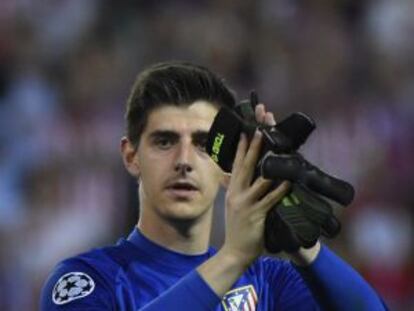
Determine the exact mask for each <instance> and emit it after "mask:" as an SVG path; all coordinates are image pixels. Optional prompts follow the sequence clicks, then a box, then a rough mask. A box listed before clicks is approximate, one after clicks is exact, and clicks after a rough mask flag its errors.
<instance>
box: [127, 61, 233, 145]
mask: <svg viewBox="0 0 414 311" xmlns="http://www.w3.org/2000/svg"><path fill="white" fill-rule="evenodd" d="M197 100H206V101H208V102H211V103H212V104H214V105H217V106H218V107H220V106H227V107H234V105H235V96H234V94H233V91H232V90H231V89H230V88H229V87H228V86H227V85H226V84H225V83H224V80H223V79H221V78H219V77H218V76H216V75H215V74H214V73H213V72H211V71H210V70H208V69H207V68H205V67H203V66H199V65H195V64H191V63H188V62H178V61H172V62H164V63H159V64H155V65H153V66H151V67H149V68H148V69H146V70H144V71H142V72H141V73H140V74H139V75H138V77H137V79H136V81H135V83H134V85H133V87H132V90H131V93H130V95H129V98H128V101H127V109H126V115H125V119H126V124H127V129H126V131H127V137H128V139H129V140H130V141H131V143H132V144H133V145H134V146H138V144H139V140H140V137H141V134H142V131H143V130H144V128H145V126H146V123H147V119H148V116H149V113H150V112H151V111H152V110H154V109H155V108H157V107H160V106H163V105H174V106H181V105H189V104H192V103H193V102H195V101H197Z"/></svg>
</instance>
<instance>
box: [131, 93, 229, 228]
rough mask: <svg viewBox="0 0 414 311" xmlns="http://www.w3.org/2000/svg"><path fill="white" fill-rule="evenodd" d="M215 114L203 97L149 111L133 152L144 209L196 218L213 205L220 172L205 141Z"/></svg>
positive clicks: (161, 214)
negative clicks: (176, 105)
mask: <svg viewBox="0 0 414 311" xmlns="http://www.w3.org/2000/svg"><path fill="white" fill-rule="evenodd" d="M216 114H217V108H216V107H214V106H213V105H212V104H210V103H208V102H205V101H196V102H194V103H193V104H191V105H189V106H183V107H175V106H161V107H159V108H157V109H155V110H154V111H152V112H151V113H150V114H149V116H148V121H147V125H146V127H145V129H144V131H143V133H142V135H141V139H140V143H139V146H138V149H137V153H136V155H135V156H134V161H136V164H137V167H138V168H139V169H138V170H139V176H140V203H141V209H142V212H143V214H142V215H145V214H148V213H151V214H152V215H153V216H157V217H161V218H164V219H170V220H195V219H197V218H199V217H200V216H201V215H204V214H205V213H206V212H207V211H208V210H210V208H211V207H212V206H213V203H214V199H215V197H216V194H217V191H218V187H219V181H220V178H221V176H222V173H221V171H220V169H219V168H218V167H217V166H216V165H215V164H214V162H213V161H212V160H211V159H210V158H209V156H208V155H207V154H206V152H205V150H204V146H205V142H206V139H207V133H208V130H209V128H210V126H211V124H212V122H213V119H214V117H215V115H216ZM144 217H145V216H144Z"/></svg>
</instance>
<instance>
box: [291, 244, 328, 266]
mask: <svg viewBox="0 0 414 311" xmlns="http://www.w3.org/2000/svg"><path fill="white" fill-rule="evenodd" d="M320 251H321V243H319V241H318V242H316V244H315V245H314V246H312V247H311V248H303V247H301V248H299V250H298V251H297V252H294V253H291V254H289V258H290V260H291V261H293V263H294V264H295V265H297V266H300V267H306V266H309V265H311V264H312V263H313V262H314V261H315V260H316V258H317V257H318V255H319V252H320Z"/></svg>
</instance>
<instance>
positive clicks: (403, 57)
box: [0, 0, 414, 311]
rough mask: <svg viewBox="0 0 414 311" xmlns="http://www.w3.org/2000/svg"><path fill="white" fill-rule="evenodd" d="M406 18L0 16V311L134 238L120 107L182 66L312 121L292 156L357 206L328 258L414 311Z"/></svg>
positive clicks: (281, 2)
mask: <svg viewBox="0 0 414 311" xmlns="http://www.w3.org/2000/svg"><path fill="white" fill-rule="evenodd" d="M413 12H414V2H413V1H412V0H394V1H386V0H371V1H369V0H359V1H358V0H342V1H341V0H336V1H323V0H315V1H299V0H296V1H294V0H260V1H254V0H245V1H229V0H213V1H206V0H204V1H190V0H188V1H184V0H176V1H172V0H170V1H115V0H112V1H108V0H105V1H98V0H88V1H84V0H66V1H63V0H61V1H52V0H44V1H30V0H2V1H1V2H0V172H1V177H0V309H1V310H11V311H14V310H19V311H20V310H37V308H38V297H39V291H40V288H41V285H42V283H43V282H44V280H45V278H46V275H47V273H48V272H49V271H50V270H51V269H52V267H53V266H54V264H56V262H57V261H59V260H61V259H62V258H64V257H66V256H70V255H73V254H76V253H78V252H81V251H84V250H87V249H89V248H90V247H94V246H101V245H105V244H108V243H114V242H115V241H116V240H117V238H118V237H119V236H121V235H125V234H127V233H128V232H129V231H130V230H131V228H132V226H133V225H134V223H135V220H136V217H137V199H136V195H135V185H134V182H133V181H132V180H131V179H130V178H129V177H128V176H127V174H126V172H125V171H124V170H123V167H122V163H121V159H120V156H119V139H120V137H121V136H122V134H123V130H124V128H123V112H124V106H125V100H126V97H127V95H128V92H129V88H130V86H131V84H132V82H133V80H134V77H135V75H136V74H137V72H138V71H140V70H141V69H142V68H144V67H145V66H147V65H149V64H151V63H154V62H158V61H163V60H170V59H182V60H189V61H194V62H197V63H201V64H203V65H206V66H208V67H210V68H212V69H213V70H215V71H217V72H218V73H220V74H221V75H222V76H224V77H225V78H226V79H227V81H228V82H229V84H230V85H231V86H232V87H233V88H234V89H235V90H236V91H237V93H238V95H239V98H244V97H247V96H248V94H249V90H250V89H252V88H255V89H256V90H257V91H258V93H259V95H260V97H261V99H262V100H263V101H264V102H265V103H267V105H268V106H269V108H270V109H271V110H272V111H274V112H275V113H276V115H277V116H279V117H280V118H282V117H284V116H286V115H287V114H288V113H290V112H293V111H298V110H299V111H303V112H305V113H308V114H310V115H311V116H312V117H313V118H314V119H315V120H316V122H317V124H318V129H317V131H316V132H315V133H314V134H313V136H312V137H311V139H310V141H309V143H308V146H306V148H304V151H303V152H304V153H305V154H306V156H307V157H308V158H310V159H312V160H313V161H314V162H315V163H317V164H319V165H320V166H321V167H323V168H325V169H326V170H328V171H329V172H332V173H335V174H336V175H338V176H341V177H343V178H345V179H347V180H348V181H351V182H352V183H353V184H354V186H355V187H356V190H357V196H356V199H355V201H354V203H353V204H352V205H351V206H349V207H348V208H347V209H338V215H339V217H340V219H341V221H342V222H343V231H342V233H341V235H340V237H339V238H337V239H335V240H334V241H328V242H327V243H328V244H329V245H330V246H331V247H332V248H333V249H335V250H336V251H337V252H338V253H339V254H340V255H341V256H343V257H344V258H345V259H346V260H347V261H349V262H350V263H352V264H353V265H354V266H355V267H356V268H358V269H359V271H361V272H362V274H363V275H364V276H365V277H366V278H367V279H368V280H369V281H370V282H371V283H372V284H373V285H374V287H375V288H376V289H377V290H378V291H379V292H380V293H381V294H382V296H383V297H384V298H385V300H386V301H387V303H388V304H389V306H390V307H391V310H414V241H413V236H414V233H413V231H414V225H413V220H414V217H413V216H414V177H413V176H414V161H413V160H414V37H413V36H414V35H413V33H414V18H413V17H412V16H413ZM222 208H223V204H222V200H220V199H219V200H218V204H217V209H216V211H217V213H216V227H215V230H214V232H213V237H212V238H213V242H214V244H215V245H220V243H221V241H222V240H221V235H222V232H223V228H222ZM338 281H340V280H338Z"/></svg>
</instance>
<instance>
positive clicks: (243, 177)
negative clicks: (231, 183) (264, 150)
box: [238, 130, 263, 186]
mask: <svg viewBox="0 0 414 311" xmlns="http://www.w3.org/2000/svg"><path fill="white" fill-rule="evenodd" d="M262 136H263V134H262V132H260V131H259V130H256V132H255V133H254V136H253V139H252V141H251V143H250V146H249V149H248V150H247V153H246V156H245V157H244V159H243V164H242V165H241V166H240V171H239V173H238V176H239V178H240V182H241V183H242V184H243V185H244V186H249V185H250V183H251V181H252V177H253V174H254V169H255V167H256V164H257V162H258V159H259V154H260V150H261V146H262Z"/></svg>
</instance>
